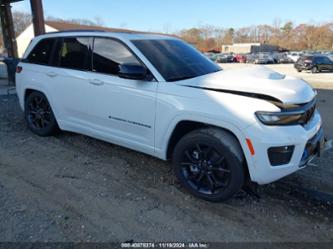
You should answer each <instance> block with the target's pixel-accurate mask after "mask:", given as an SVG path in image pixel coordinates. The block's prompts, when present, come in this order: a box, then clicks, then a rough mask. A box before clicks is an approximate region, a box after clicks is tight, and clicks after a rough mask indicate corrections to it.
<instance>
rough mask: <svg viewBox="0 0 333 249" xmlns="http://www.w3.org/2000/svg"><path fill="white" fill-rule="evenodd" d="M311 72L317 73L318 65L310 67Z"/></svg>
mask: <svg viewBox="0 0 333 249" xmlns="http://www.w3.org/2000/svg"><path fill="white" fill-rule="evenodd" d="M311 72H312V73H318V72H319V71H318V67H313V68H312V69H311Z"/></svg>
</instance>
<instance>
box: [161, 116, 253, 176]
mask: <svg viewBox="0 0 333 249" xmlns="http://www.w3.org/2000/svg"><path fill="white" fill-rule="evenodd" d="M201 128H216V129H221V130H223V131H225V132H227V133H228V134H230V135H231V136H232V137H233V138H235V140H236V141H237V142H238V144H239V147H240V150H241V152H242V153H243V156H244V163H245V165H244V170H245V173H246V176H247V177H250V169H249V167H251V166H252V161H251V157H250V155H249V152H248V148H247V147H246V146H245V144H244V143H242V142H241V141H242V140H244V141H246V138H245V136H244V135H243V134H242V133H241V131H240V130H238V129H237V128H234V129H233V128H232V127H231V126H229V127H225V126H217V125H215V124H210V123H206V122H200V121H192V120H182V121H179V122H178V123H177V124H176V126H175V127H174V129H173V131H172V133H171V135H170V137H169V140H168V144H167V149H166V159H167V160H170V159H171V158H172V154H173V152H174V149H175V146H176V144H177V143H178V142H179V141H180V139H181V138H182V137H184V136H185V135H186V134H188V133H190V132H192V131H194V130H197V129H201Z"/></svg>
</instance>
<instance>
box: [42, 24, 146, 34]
mask: <svg viewBox="0 0 333 249" xmlns="http://www.w3.org/2000/svg"><path fill="white" fill-rule="evenodd" d="M45 24H46V25H48V26H50V27H52V28H54V29H56V30H58V31H66V30H81V29H83V30H100V31H107V32H124V33H142V32H139V31H134V30H129V29H116V28H107V27H101V26H90V25H82V24H77V23H69V22H62V21H46V22H45Z"/></svg>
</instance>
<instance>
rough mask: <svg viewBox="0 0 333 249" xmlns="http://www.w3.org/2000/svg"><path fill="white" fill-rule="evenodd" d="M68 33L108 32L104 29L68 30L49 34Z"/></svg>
mask: <svg viewBox="0 0 333 249" xmlns="http://www.w3.org/2000/svg"><path fill="white" fill-rule="evenodd" d="M68 32H106V31H105V30H102V29H67V30H61V31H53V32H48V34H54V33H68Z"/></svg>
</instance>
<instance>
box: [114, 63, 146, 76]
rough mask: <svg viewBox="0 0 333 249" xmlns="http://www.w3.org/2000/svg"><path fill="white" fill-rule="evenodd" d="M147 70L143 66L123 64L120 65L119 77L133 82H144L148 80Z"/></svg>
mask: <svg viewBox="0 0 333 249" xmlns="http://www.w3.org/2000/svg"><path fill="white" fill-rule="evenodd" d="M146 75H147V69H146V68H145V67H143V66H141V65H135V64H122V65H119V77H120V78H123V79H131V80H143V79H145V78H146Z"/></svg>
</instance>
